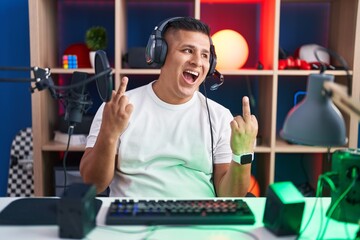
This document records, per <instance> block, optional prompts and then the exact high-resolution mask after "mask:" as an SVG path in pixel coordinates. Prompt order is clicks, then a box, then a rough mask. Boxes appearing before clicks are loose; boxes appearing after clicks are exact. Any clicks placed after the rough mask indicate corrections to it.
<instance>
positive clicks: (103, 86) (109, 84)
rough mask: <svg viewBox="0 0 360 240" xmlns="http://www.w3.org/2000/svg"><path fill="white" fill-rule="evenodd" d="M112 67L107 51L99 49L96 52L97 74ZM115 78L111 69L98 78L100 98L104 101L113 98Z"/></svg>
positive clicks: (97, 85)
mask: <svg viewBox="0 0 360 240" xmlns="http://www.w3.org/2000/svg"><path fill="white" fill-rule="evenodd" d="M109 69H110V64H109V61H108V59H107V56H106V53H105V52H104V51H103V50H98V51H96V53H95V74H96V75H97V74H100V73H102V72H104V71H106V70H109ZM113 85H114V83H113V78H112V74H111V71H109V74H105V75H102V76H100V77H98V78H97V79H96V87H97V90H98V93H99V95H100V98H101V100H102V101H103V102H108V101H110V99H111V96H112V91H113Z"/></svg>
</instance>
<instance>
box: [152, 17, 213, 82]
mask: <svg viewBox="0 0 360 240" xmlns="http://www.w3.org/2000/svg"><path fill="white" fill-rule="evenodd" d="M185 19H188V18H185V17H173V18H169V19H166V20H164V21H162V22H160V23H159V24H158V25H157V26H155V28H154V30H153V31H152V33H151V35H150V37H149V40H148V43H147V46H146V51H145V58H146V62H147V63H148V64H150V65H157V66H158V67H161V66H162V65H164V63H165V59H166V54H167V48H168V46H167V43H166V41H165V39H164V36H163V34H164V32H165V30H166V28H167V26H168V25H169V24H170V23H172V22H175V21H180V20H185ZM194 21H199V20H197V19H194ZM209 39H210V59H209V61H210V68H209V72H208V74H207V76H212V75H213V74H214V72H215V67H216V53H215V47H214V45H213V42H212V40H211V37H209Z"/></svg>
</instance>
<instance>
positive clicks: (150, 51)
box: [145, 34, 167, 67]
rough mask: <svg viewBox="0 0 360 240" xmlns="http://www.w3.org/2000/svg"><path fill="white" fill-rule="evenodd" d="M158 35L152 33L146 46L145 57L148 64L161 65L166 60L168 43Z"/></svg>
mask: <svg viewBox="0 0 360 240" xmlns="http://www.w3.org/2000/svg"><path fill="white" fill-rule="evenodd" d="M156 36H157V35H156V34H151V36H150V38H149V41H148V44H147V46H146V51H145V58H146V62H147V63H148V64H150V65H157V66H160V67H161V66H162V65H163V64H164V62H165V58H166V53H167V43H166V42H165V41H164V40H163V39H162V38H158V37H156Z"/></svg>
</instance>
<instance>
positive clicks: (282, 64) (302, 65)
mask: <svg viewBox="0 0 360 240" xmlns="http://www.w3.org/2000/svg"><path fill="white" fill-rule="evenodd" d="M278 68H279V70H284V69H301V70H310V69H311V66H310V64H309V63H307V62H306V61H304V60H301V59H299V58H294V57H292V56H290V57H288V58H285V59H279V66H278Z"/></svg>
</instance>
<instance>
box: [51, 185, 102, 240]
mask: <svg viewBox="0 0 360 240" xmlns="http://www.w3.org/2000/svg"><path fill="white" fill-rule="evenodd" d="M95 196H96V188H95V186H93V185H89V184H83V183H76V184H72V185H70V186H69V188H68V189H67V190H66V191H65V192H64V194H63V196H62V197H61V199H60V202H59V204H58V208H57V222H58V226H59V237H60V238H75V239H82V238H84V237H85V236H86V235H87V234H88V233H89V232H90V231H91V230H92V229H93V228H94V227H95V225H96V203H95Z"/></svg>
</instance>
